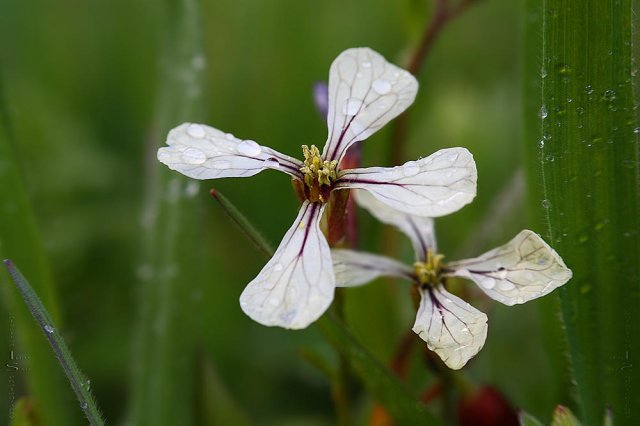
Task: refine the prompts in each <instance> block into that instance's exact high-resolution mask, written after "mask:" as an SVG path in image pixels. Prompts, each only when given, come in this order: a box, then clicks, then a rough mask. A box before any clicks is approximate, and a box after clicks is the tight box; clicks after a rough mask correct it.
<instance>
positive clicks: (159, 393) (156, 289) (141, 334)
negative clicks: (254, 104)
mask: <svg viewBox="0 0 640 426" xmlns="http://www.w3.org/2000/svg"><path fill="white" fill-rule="evenodd" d="M163 13H164V16H163V19H161V22H160V24H161V29H162V38H161V42H162V54H161V58H160V59H161V60H160V77H159V82H160V86H159V88H158V96H157V106H156V120H155V123H154V126H153V131H152V137H151V138H150V143H149V146H148V150H147V153H146V155H148V157H149V162H148V164H149V165H150V168H149V170H148V175H147V178H148V180H147V194H148V198H147V200H146V202H145V206H144V212H143V217H144V220H143V221H144V223H143V230H142V231H143V232H142V255H141V265H140V266H139V270H140V271H142V273H141V274H140V275H141V279H142V283H141V291H140V295H139V297H140V299H139V302H140V313H139V322H138V326H137V330H136V333H135V339H134V356H133V367H134V369H133V372H134V379H133V381H134V383H133V395H132V399H133V401H132V405H131V413H130V417H131V422H132V423H133V424H136V425H155V426H163V425H167V426H169V425H178V424H179V425H191V424H194V410H193V406H194V403H193V401H194V400H195V398H196V395H195V394H194V392H195V390H196V383H195V381H194V375H195V374H194V373H195V372H196V371H197V365H196V362H195V361H196V351H195V348H196V345H197V341H198V335H197V331H198V330H200V329H201V328H200V327H201V322H202V321H200V315H201V312H202V307H201V306H200V302H199V301H200V299H201V298H200V297H199V295H200V294H201V293H202V288H203V282H202V280H203V277H205V276H206V274H205V273H203V268H205V266H206V264H207V262H206V261H205V260H204V259H203V257H202V256H203V253H204V249H203V240H202V232H201V230H202V223H201V222H202V220H201V219H202V217H201V212H202V208H203V205H204V203H205V202H206V201H208V200H207V196H206V195H204V194H202V193H201V192H199V183H198V182H197V181H194V180H192V179H187V178H185V177H184V176H181V175H180V174H179V173H177V172H174V171H171V170H169V169H168V168H167V167H165V166H164V165H161V164H160V163H159V162H158V161H156V159H155V158H156V150H157V148H158V147H159V145H160V144H162V143H163V142H164V140H165V138H166V135H167V133H168V131H169V129H171V128H172V127H175V126H176V125H178V124H180V123H181V122H184V121H192V120H199V119H201V118H202V115H203V108H202V93H203V83H202V74H203V70H204V65H205V58H204V56H203V53H202V50H201V42H202V40H201V34H200V29H201V25H200V19H199V18H200V12H199V2H198V1H197V0H167V1H166V2H165V4H164V8H163Z"/></svg>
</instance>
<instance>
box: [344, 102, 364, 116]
mask: <svg viewBox="0 0 640 426" xmlns="http://www.w3.org/2000/svg"><path fill="white" fill-rule="evenodd" d="M361 106H362V101H361V100H360V99H356V98H349V99H347V100H346V101H344V105H343V107H342V112H343V113H344V114H346V115H356V114H357V113H358V111H359V110H360V107H361Z"/></svg>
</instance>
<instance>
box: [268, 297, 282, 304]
mask: <svg viewBox="0 0 640 426" xmlns="http://www.w3.org/2000/svg"><path fill="white" fill-rule="evenodd" d="M269 303H270V304H272V305H273V306H278V305H279V304H280V299H279V298H277V297H275V296H273V297H271V298H270V299H269Z"/></svg>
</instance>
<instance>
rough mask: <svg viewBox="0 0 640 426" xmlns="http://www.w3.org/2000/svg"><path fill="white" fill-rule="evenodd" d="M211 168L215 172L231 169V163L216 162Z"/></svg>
mask: <svg viewBox="0 0 640 426" xmlns="http://www.w3.org/2000/svg"><path fill="white" fill-rule="evenodd" d="M211 167H213V168H214V169H217V170H227V169H230V168H231V163H230V162H228V161H226V160H218V161H214V162H213V163H212V164H211Z"/></svg>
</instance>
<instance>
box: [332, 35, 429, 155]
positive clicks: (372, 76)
mask: <svg viewBox="0 0 640 426" xmlns="http://www.w3.org/2000/svg"><path fill="white" fill-rule="evenodd" d="M417 92H418V82H417V81H416V79H415V78H414V77H413V76H412V75H411V74H409V73H408V72H407V71H405V70H403V69H402V68H398V67H397V66H395V65H393V64H390V63H389V62H387V61H386V60H385V59H384V57H382V55H380V54H379V53H377V52H374V51H373V50H371V49H369V48H366V47H363V48H354V49H348V50H345V51H344V52H342V53H341V54H340V55H338V57H337V58H336V59H335V60H334V61H333V64H331V69H330V70H329V113H328V115H327V126H328V127H329V135H328V137H327V143H326V144H325V146H324V150H323V152H322V156H323V157H324V159H326V160H340V159H341V158H342V156H343V155H344V153H345V152H346V150H347V148H348V147H349V146H350V145H351V144H353V143H355V142H357V141H361V140H364V139H366V138H368V137H369V136H370V135H371V134H373V133H374V132H376V131H377V130H378V129H380V128H381V127H382V126H384V125H385V124H387V123H388V122H389V121H390V120H392V119H393V118H394V117H396V116H397V115H398V114H400V113H401V112H402V111H404V110H405V109H407V107H408V106H409V105H411V104H412V103H413V100H414V99H415V97H416V93H417Z"/></svg>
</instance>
